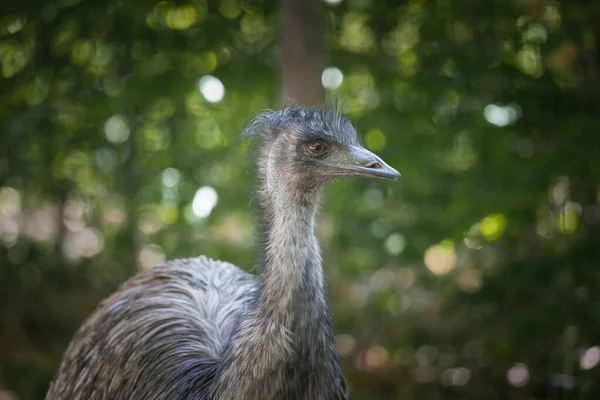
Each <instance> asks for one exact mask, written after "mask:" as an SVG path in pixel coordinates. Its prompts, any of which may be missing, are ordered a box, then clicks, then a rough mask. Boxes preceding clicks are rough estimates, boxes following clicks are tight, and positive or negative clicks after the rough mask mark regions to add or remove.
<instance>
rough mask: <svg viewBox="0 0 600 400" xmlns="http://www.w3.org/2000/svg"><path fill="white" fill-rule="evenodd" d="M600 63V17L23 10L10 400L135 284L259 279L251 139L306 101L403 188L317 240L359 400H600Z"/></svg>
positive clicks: (233, 8) (33, 390)
mask: <svg viewBox="0 0 600 400" xmlns="http://www.w3.org/2000/svg"><path fill="white" fill-rule="evenodd" d="M599 41H600V2H598V1H584V0H570V1H543V0H486V1H480V0H461V1H450V0H410V1H401V0H399V1H391V0H390V1H383V0H342V1H338V2H337V3H334V2H333V1H330V2H327V1H316V0H312V1H308V0H307V1H301V0H284V1H283V2H281V3H280V2H275V1H272V2H271V1H263V2H257V1H247V2H244V1H238V0H222V1H217V0H189V1H187V2H186V1H161V2H153V1H147V0H127V1H125V0H106V1H83V0H45V1H41V0H31V1H26V0H23V1H20V2H17V1H4V2H2V4H1V5H0V399H2V400H6V399H23V400H25V399H41V398H43V396H44V393H45V391H46V389H47V387H48V382H49V381H50V379H51V377H52V375H53V373H54V371H55V369H56V367H57V364H58V362H59V360H60V357H61V355H62V352H63V351H64V349H65V347H66V345H67V343H68V341H69V340H70V337H71V335H72V334H73V332H74V331H75V329H76V328H77V326H78V325H79V324H80V323H81V322H82V320H83V319H84V318H85V316H86V315H88V314H89V313H90V312H91V311H92V310H93V309H94V307H95V305H96V304H97V302H98V301H99V300H101V299H102V298H103V297H105V296H106V295H108V294H109V293H111V292H112V291H114V290H115V289H116V287H117V285H118V284H119V283H120V282H122V281H123V280H125V279H126V278H127V277H129V276H131V275H132V274H134V273H135V272H136V271H139V270H143V269H145V268H148V267H150V266H151V265H154V264H156V263H158V262H160V261H162V260H163V259H164V258H165V257H167V258H173V257H181V256H188V257H189V256H194V255H197V254H206V255H209V256H211V257H215V258H220V259H224V260H228V261H231V262H234V263H235V264H237V265H240V266H242V267H243V268H249V267H251V266H252V264H253V254H254V253H253V251H252V247H253V244H254V243H253V238H254V235H253V231H252V217H251V215H252V211H251V209H250V208H249V206H248V204H249V201H248V193H249V182H250V180H249V178H248V176H247V173H246V172H247V170H249V165H248V162H247V161H246V159H245V157H244V156H243V154H244V151H243V149H244V144H243V142H242V141H240V139H239V138H238V136H239V133H240V132H241V130H242V129H243V127H244V124H245V123H246V122H247V121H248V120H249V119H250V118H251V116H252V115H253V114H255V113H256V112H258V111H260V110H262V109H264V108H278V107H280V105H281V102H282V100H283V99H286V98H287V99H294V100H296V101H297V102H298V103H301V104H317V103H323V102H326V103H330V104H331V103H333V101H334V99H337V101H338V102H339V107H340V109H341V110H342V111H343V112H344V113H345V114H346V115H347V116H348V117H349V118H350V119H352V121H353V122H354V123H355V125H356V127H357V129H358V131H359V132H360V134H361V136H362V138H363V140H364V143H365V145H366V147H368V148H369V149H371V150H373V151H375V152H377V153H378V154H380V155H381V156H382V157H383V158H384V159H385V160H386V161H387V162H388V163H389V164H390V165H392V166H394V167H395V168H396V169H398V170H399V171H400V172H401V173H402V176H403V177H402V179H401V180H400V181H399V182H384V181H376V182H375V181H366V180H361V179H349V180H346V181H344V182H339V183H336V184H335V185H334V186H333V187H332V188H330V190H329V191H328V196H327V201H326V204H325V206H324V209H323V212H322V215H321V218H320V227H319V236H320V238H321V241H322V246H323V250H324V255H325V267H326V271H327V275H328V281H329V286H330V297H331V302H332V308H333V310H334V317H335V331H336V334H337V335H338V347H339V350H340V353H341V354H342V358H343V363H344V365H343V368H344V372H345V374H346V377H347V379H348V382H349V386H350V388H351V391H352V396H353V399H358V400H360V399H373V400H377V399H427V400H435V399H540V400H541V399H597V398H600V383H599V379H600V366H599V365H598V364H599V360H600V347H598V346H600V325H599V324H600V290H599V289H600V269H599V267H600V159H599V157H600V132H599V117H598V115H599V113H600V80H599V79H600V77H599V73H600V65H599V60H598V49H599V46H600V44H599ZM326 68H335V69H326ZM324 71H325V72H324ZM341 78H343V79H341ZM340 80H341V86H340ZM323 84H324V85H325V86H326V88H323ZM219 85H223V87H224V95H223V93H221V92H220V88H221V86H219ZM221 96H222V97H221Z"/></svg>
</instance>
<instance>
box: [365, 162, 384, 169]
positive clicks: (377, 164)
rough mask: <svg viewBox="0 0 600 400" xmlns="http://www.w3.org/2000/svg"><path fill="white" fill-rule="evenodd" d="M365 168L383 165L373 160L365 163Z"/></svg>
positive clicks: (377, 167) (379, 167)
mask: <svg viewBox="0 0 600 400" xmlns="http://www.w3.org/2000/svg"><path fill="white" fill-rule="evenodd" d="M365 168H373V169H381V168H383V166H382V165H381V164H380V163H378V162H377V161H373V162H370V163H368V164H367V165H365Z"/></svg>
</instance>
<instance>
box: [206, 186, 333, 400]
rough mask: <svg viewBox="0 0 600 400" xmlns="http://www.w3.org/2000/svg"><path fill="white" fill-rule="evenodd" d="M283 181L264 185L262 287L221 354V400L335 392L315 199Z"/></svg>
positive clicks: (315, 396) (323, 396)
mask: <svg viewBox="0 0 600 400" xmlns="http://www.w3.org/2000/svg"><path fill="white" fill-rule="evenodd" d="M287 182H288V184H289V181H287ZM273 183H278V184H276V185H272V184H273ZM281 183H283V182H272V181H269V179H268V178H267V179H266V180H265V181H264V182H263V191H262V192H261V194H260V195H261V208H262V210H263V223H264V228H265V232H264V243H263V245H264V248H263V249H262V250H263V260H264V261H263V265H262V270H261V278H260V281H261V282H260V289H259V290H258V292H257V295H256V297H255V299H254V301H253V303H252V304H251V305H250V309H249V310H248V312H247V313H244V314H243V316H242V317H241V319H240V320H239V322H238V325H237V327H236V329H235V331H234V332H233V334H232V338H231V342H230V345H229V346H228V348H227V349H226V351H225V357H224V364H223V369H222V371H221V374H220V377H219V383H218V385H217V396H216V398H219V399H220V398H223V399H225V398H227V399H279V398H288V399H328V398H330V397H331V394H330V391H331V390H332V389H331V388H333V387H336V385H335V379H336V377H337V376H338V375H337V373H338V371H337V370H335V368H336V366H337V365H338V362H337V354H336V353H335V348H333V349H331V346H330V344H331V343H333V342H334V338H333V331H332V327H331V317H330V312H329V309H328V306H327V293H326V289H325V285H324V278H323V269H322V266H321V256H320V251H319V245H318V241H317V239H316V237H315V234H314V224H315V218H316V214H317V208H318V202H319V198H320V194H319V191H318V190H316V189H313V190H302V191H299V190H297V189H296V190H289V189H288V188H287V187H286V186H287V185H284V184H281ZM242 376H243V377H244V379H240V377H242ZM230 380H237V382H236V385H229V384H228V381H230Z"/></svg>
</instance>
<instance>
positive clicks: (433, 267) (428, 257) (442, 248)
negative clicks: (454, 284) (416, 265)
mask: <svg viewBox="0 0 600 400" xmlns="http://www.w3.org/2000/svg"><path fill="white" fill-rule="evenodd" d="M424 259H425V266H426V267H427V268H428V269H429V270H430V271H431V272H432V273H433V274H435V275H446V274H447V273H449V272H450V271H452V270H453V269H454V267H455V266H456V253H455V251H454V244H453V243H452V242H451V241H449V240H444V241H442V242H441V243H440V244H436V245H434V246H431V247H430V248H428V249H427V250H426V251H425V258H424Z"/></svg>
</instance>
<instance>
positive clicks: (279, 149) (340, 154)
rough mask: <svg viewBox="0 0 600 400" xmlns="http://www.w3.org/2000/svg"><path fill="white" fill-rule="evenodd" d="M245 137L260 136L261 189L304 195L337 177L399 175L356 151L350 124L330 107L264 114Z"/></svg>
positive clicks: (364, 151) (358, 147)
mask: <svg viewBox="0 0 600 400" xmlns="http://www.w3.org/2000/svg"><path fill="white" fill-rule="evenodd" d="M245 133H246V134H250V135H257V136H259V138H260V142H261V146H260V154H259V159H258V167H259V175H260V177H261V179H262V180H263V183H264V184H265V186H266V188H267V189H268V188H269V187H271V188H273V187H274V186H277V187H279V188H285V190H299V191H300V192H302V193H306V192H307V191H308V192H310V191H312V190H311V189H319V188H321V187H322V186H323V185H324V184H325V183H327V182H329V181H331V180H332V179H334V178H337V177H341V176H348V175H360V176H366V177H374V178H384V179H398V178H399V177H400V174H399V173H398V171H396V170H395V169H394V168H392V167H390V166H389V165H387V164H386V163H385V162H384V161H383V160H382V159H381V158H379V157H378V156H376V155H375V154H373V153H371V152H370V151H368V150H367V149H365V148H364V147H362V146H361V144H360V142H359V140H358V136H357V134H356V130H355V129H354V128H353V127H352V124H350V122H349V121H348V120H347V119H346V118H344V117H343V116H341V115H340V114H339V113H338V112H337V111H335V110H332V109H317V108H305V107H296V106H292V107H287V108H285V109H283V110H281V111H267V112H264V113H261V114H259V115H258V116H257V117H256V118H255V119H254V121H253V122H252V123H251V124H250V126H249V127H248V128H247V129H246V132H245Z"/></svg>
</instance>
